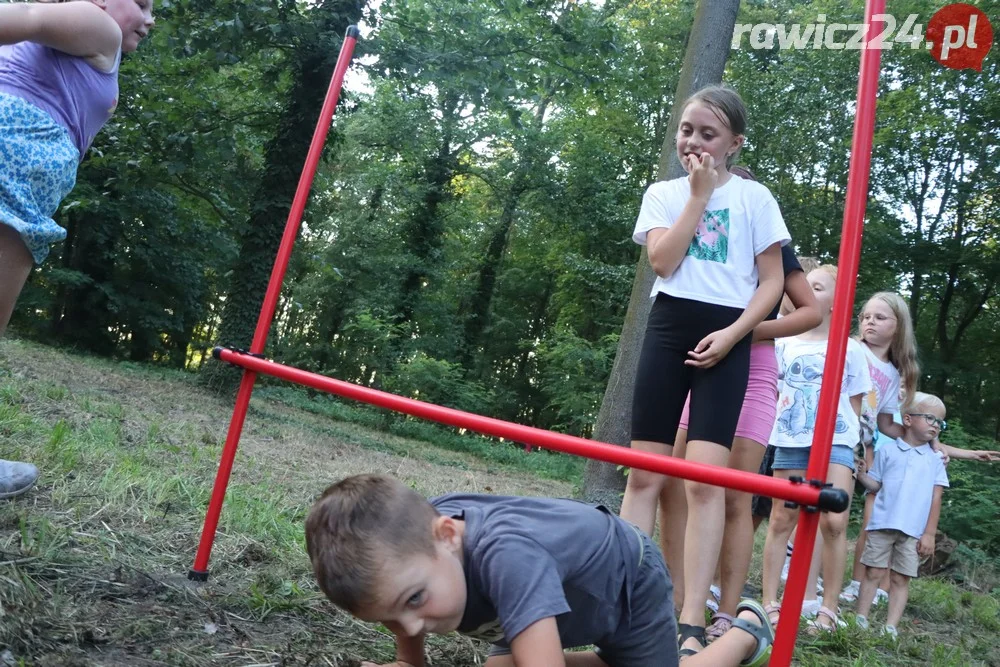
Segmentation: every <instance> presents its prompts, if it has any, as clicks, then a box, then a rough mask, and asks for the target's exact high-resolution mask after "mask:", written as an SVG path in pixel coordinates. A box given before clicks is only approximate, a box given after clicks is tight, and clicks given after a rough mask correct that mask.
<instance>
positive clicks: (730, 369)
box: [622, 86, 790, 656]
mask: <svg viewBox="0 0 1000 667" xmlns="http://www.w3.org/2000/svg"><path fill="white" fill-rule="evenodd" d="M681 114H682V115H681V119H680V123H679V125H678V129H677V135H676V142H677V156H678V158H679V159H680V161H681V163H682V164H683V165H684V168H685V169H686V170H687V172H688V176H687V177H683V178H678V179H674V180H671V181H661V182H658V183H654V184H653V185H651V186H650V187H649V189H648V190H647V191H646V193H645V195H644V197H643V201H642V209H641V210H640V212H639V218H638V220H637V221H636V226H635V231H634V232H633V235H632V238H633V240H635V242H636V243H639V244H642V245H645V246H646V247H647V250H648V254H649V262H650V264H651V265H652V267H653V270H654V271H655V272H656V274H657V278H656V282H655V283H654V285H653V291H652V296H654V297H655V298H656V300H655V302H654V303H653V307H652V310H651V311H650V315H649V322H648V325H647V328H646V335H645V339H644V341H643V349H642V353H641V356H640V359H639V367H638V370H637V373H636V382H635V390H634V392H633V395H634V398H633V407H632V447H633V448H635V449H641V450H643V451H650V452H655V453H658V454H665V455H670V454H671V453H672V451H673V445H674V438H675V436H676V433H677V425H678V422H679V421H680V417H681V411H682V409H683V408H684V399H685V397H686V396H687V394H688V392H689V391H690V394H691V403H690V405H691V408H690V423H689V425H688V439H689V441H688V445H687V453H686V457H685V458H687V459H688V460H692V461H698V462H700V463H708V464H712V465H718V466H725V465H726V464H727V462H728V460H729V452H730V449H731V448H732V444H733V436H734V433H735V431H736V424H737V420H738V419H739V415H740V409H741V407H742V405H743V397H744V393H745V391H746V386H747V377H748V374H749V365H750V340H751V332H752V331H753V329H754V327H756V326H757V325H758V324H759V323H760V322H761V321H762V320H763V319H764V317H765V316H766V315H767V314H768V312H769V311H770V310H771V309H772V308H773V307H774V304H775V303H777V302H778V300H779V299H780V298H781V294H782V291H783V285H784V273H783V270H782V263H781V246H782V245H785V244H786V243H788V241H789V240H790V237H789V235H788V230H787V229H786V228H785V223H784V220H783V219H782V217H781V212H780V211H779V210H778V205H777V202H775V200H774V197H773V196H771V193H770V192H769V191H768V189H767V188H766V187H764V186H763V185H761V184H760V183H756V182H753V181H747V180H744V179H741V178H734V177H732V175H731V174H730V173H729V168H730V167H731V166H732V164H733V161H734V159H735V157H736V154H737V153H738V152H739V149H740V147H741V146H742V145H743V141H744V132H745V131H746V109H745V108H744V106H743V101H742V100H741V99H740V97H739V95H737V94H736V92H735V91H733V90H732V89H730V88H725V87H721V86H710V87H708V88H704V89H702V90H700V91H699V92H697V93H695V94H694V95H693V96H692V97H691V98H690V99H688V100H687V101H686V102H685V104H684V106H683V108H682V112H681ZM664 479H665V478H664V477H663V476H662V475H656V474H653V473H648V472H645V471H643V470H638V469H635V470H632V471H631V473H630V474H629V478H628V485H627V488H626V491H625V498H624V500H623V502H622V516H623V517H624V518H626V519H628V520H629V521H631V522H632V523H634V524H636V525H637V526H638V527H639V528H641V529H642V530H644V531H646V532H647V533H648V534H652V533H653V524H654V521H655V517H656V505H657V499H658V497H659V494H660V490H661V488H662V486H663V482H664ZM685 491H686V495H687V501H688V508H689V511H690V512H691V513H692V514H695V515H697V516H698V517H699V520H698V521H689V522H688V526H687V532H686V536H685V551H684V564H685V572H684V587H685V590H686V595H685V598H684V606H683V608H682V609H681V616H680V624H679V626H678V627H679V630H680V637H679V642H680V643H681V647H682V651H681V655H682V656H683V655H690V654H693V653H696V652H697V651H698V650H700V649H701V648H703V647H704V637H705V616H704V608H703V601H704V600H705V598H706V596H707V595H708V589H709V586H710V585H711V583H712V576H713V575H714V573H715V566H716V562H717V560H718V555H719V549H720V547H721V544H722V533H723V527H724V522H725V503H726V501H725V489H723V488H722V487H717V486H713V485H710V484H702V483H695V482H687V483H686V484H685Z"/></svg>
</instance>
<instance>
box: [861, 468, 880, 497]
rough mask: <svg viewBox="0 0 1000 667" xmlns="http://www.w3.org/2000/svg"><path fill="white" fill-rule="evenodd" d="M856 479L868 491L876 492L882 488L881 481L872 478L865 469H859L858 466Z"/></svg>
mask: <svg viewBox="0 0 1000 667" xmlns="http://www.w3.org/2000/svg"><path fill="white" fill-rule="evenodd" d="M857 479H858V482H860V483H861V486H863V487H865V490H866V491H870V492H872V493H878V492H879V489H881V488H882V482H879V481H877V480H874V479H872V478H871V476H870V475H869V474H868V473H867V471H865V470H861V469H860V468H859V469H858V472H857Z"/></svg>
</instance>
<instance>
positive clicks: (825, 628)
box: [810, 607, 847, 633]
mask: <svg viewBox="0 0 1000 667" xmlns="http://www.w3.org/2000/svg"><path fill="white" fill-rule="evenodd" d="M821 616H823V617H826V618H827V619H828V620H829V621H830V625H826V624H824V623H821V622H820V617H821ZM844 627H847V623H845V622H844V621H842V620H840V619H839V618H837V614H836V613H835V612H833V611H831V610H830V609H828V608H827V607H820V608H819V611H817V612H816V620H814V621H813V622H812V627H811V628H810V629H811V631H812V632H813V633H816V632H835V631H836V630H837V628H844Z"/></svg>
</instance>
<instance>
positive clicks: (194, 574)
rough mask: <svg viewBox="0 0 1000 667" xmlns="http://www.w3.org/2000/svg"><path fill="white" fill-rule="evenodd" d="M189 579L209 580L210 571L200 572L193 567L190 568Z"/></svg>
mask: <svg viewBox="0 0 1000 667" xmlns="http://www.w3.org/2000/svg"><path fill="white" fill-rule="evenodd" d="M188 579H190V580H191V581H208V572H207V571H206V572H200V571H198V570H195V569H194V568H192V569H190V570H188Z"/></svg>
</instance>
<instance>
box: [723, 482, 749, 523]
mask: <svg viewBox="0 0 1000 667" xmlns="http://www.w3.org/2000/svg"><path fill="white" fill-rule="evenodd" d="M752 502H753V494H752V493H744V492H743V491H734V490H733V489H726V517H727V518H728V517H733V516H743V515H745V516H746V517H748V518H749V517H750V516H751V514H750V512H751V503H752Z"/></svg>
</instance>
